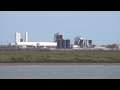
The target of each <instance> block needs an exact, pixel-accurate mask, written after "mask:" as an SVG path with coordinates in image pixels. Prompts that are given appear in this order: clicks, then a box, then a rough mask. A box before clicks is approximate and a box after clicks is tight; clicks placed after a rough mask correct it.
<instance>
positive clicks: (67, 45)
mask: <svg viewBox="0 0 120 90" xmlns="http://www.w3.org/2000/svg"><path fill="white" fill-rule="evenodd" d="M69 48H70V40H69V39H67V40H66V49H69Z"/></svg>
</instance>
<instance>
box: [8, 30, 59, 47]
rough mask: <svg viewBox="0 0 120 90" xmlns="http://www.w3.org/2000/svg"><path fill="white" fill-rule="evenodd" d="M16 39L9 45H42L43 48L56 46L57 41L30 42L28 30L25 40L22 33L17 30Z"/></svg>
mask: <svg viewBox="0 0 120 90" xmlns="http://www.w3.org/2000/svg"><path fill="white" fill-rule="evenodd" d="M14 38H15V41H14V43H10V44H9V46H16V47H42V48H49V47H50V48H56V46H57V42H28V32H25V34H24V41H23V39H21V38H20V33H18V32H15V37H14Z"/></svg>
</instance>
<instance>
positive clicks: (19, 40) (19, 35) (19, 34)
mask: <svg viewBox="0 0 120 90" xmlns="http://www.w3.org/2000/svg"><path fill="white" fill-rule="evenodd" d="M18 42H20V33H18Z"/></svg>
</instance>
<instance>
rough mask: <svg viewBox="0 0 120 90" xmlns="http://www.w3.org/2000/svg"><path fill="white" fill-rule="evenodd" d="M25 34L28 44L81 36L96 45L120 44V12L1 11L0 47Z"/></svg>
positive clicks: (72, 38) (72, 41)
mask: <svg viewBox="0 0 120 90" xmlns="http://www.w3.org/2000/svg"><path fill="white" fill-rule="evenodd" d="M15 32H20V33H21V38H22V39H24V33H25V32H28V36H29V38H28V39H29V41H36V42H41V41H45V42H52V41H53V40H54V34H55V33H57V32H61V33H62V34H63V36H64V39H70V40H71V43H74V38H75V37H77V36H82V37H83V38H84V39H91V40H93V44H95V45H106V44H113V43H117V42H118V43H120V11H0V44H1V43H2V45H3V44H5V45H6V44H7V40H8V43H11V42H14V33H15Z"/></svg>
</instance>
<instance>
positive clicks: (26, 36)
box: [24, 32, 28, 42]
mask: <svg viewBox="0 0 120 90" xmlns="http://www.w3.org/2000/svg"><path fill="white" fill-rule="evenodd" d="M24 40H25V41H24V42H28V32H25V39H24Z"/></svg>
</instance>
